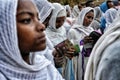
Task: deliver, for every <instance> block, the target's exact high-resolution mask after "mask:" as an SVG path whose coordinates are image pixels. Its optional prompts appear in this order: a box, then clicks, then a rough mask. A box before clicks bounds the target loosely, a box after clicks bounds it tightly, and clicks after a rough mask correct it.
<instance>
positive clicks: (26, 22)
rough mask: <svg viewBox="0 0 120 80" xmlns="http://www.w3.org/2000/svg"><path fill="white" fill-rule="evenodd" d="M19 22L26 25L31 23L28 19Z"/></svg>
mask: <svg viewBox="0 0 120 80" xmlns="http://www.w3.org/2000/svg"><path fill="white" fill-rule="evenodd" d="M20 22H22V23H25V24H28V23H30V22H31V19H30V18H28V19H23V20H20Z"/></svg>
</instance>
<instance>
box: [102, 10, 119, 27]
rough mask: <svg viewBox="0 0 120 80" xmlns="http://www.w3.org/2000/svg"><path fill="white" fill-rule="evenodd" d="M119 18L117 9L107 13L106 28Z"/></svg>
mask: <svg viewBox="0 0 120 80" xmlns="http://www.w3.org/2000/svg"><path fill="white" fill-rule="evenodd" d="M116 16H117V10H116V9H115V8H110V9H108V10H107V11H106V12H105V15H104V17H105V20H106V28H109V25H110V24H111V23H112V22H113V21H114V19H115V18H116Z"/></svg>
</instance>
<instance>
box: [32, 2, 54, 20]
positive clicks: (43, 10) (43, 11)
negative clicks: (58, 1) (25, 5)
mask: <svg viewBox="0 0 120 80" xmlns="http://www.w3.org/2000/svg"><path fill="white" fill-rule="evenodd" d="M34 1H35V4H36V6H37V7H38V10H39V13H40V21H41V22H44V21H45V19H46V18H47V17H48V16H49V15H50V13H51V11H52V10H53V9H54V7H53V5H52V4H51V3H50V2H48V0H34Z"/></svg>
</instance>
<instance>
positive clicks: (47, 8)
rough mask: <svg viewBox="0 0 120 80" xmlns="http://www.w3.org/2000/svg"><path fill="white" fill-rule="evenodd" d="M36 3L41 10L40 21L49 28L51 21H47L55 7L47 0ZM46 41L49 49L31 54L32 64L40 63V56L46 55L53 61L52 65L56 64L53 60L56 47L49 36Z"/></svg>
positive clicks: (35, 0) (39, 0)
mask: <svg viewBox="0 0 120 80" xmlns="http://www.w3.org/2000/svg"><path fill="white" fill-rule="evenodd" d="M34 2H35V4H36V6H37V8H38V10H39V16H40V21H41V22H42V23H43V24H44V25H45V27H46V28H47V26H48V23H49V19H47V18H48V17H49V16H50V15H51V13H52V10H53V9H54V7H53V5H52V3H50V2H48V1H47V0H34ZM47 20H48V21H47ZM46 40H47V41H46V45H47V47H46V49H45V50H43V51H38V52H35V53H34V54H33V53H31V54H30V58H32V61H30V62H31V63H32V64H36V63H39V55H44V56H45V57H46V58H47V59H49V60H50V61H52V63H53V64H54V60H53V58H54V57H53V51H54V46H53V44H52V43H51V41H50V40H49V38H48V37H47V36H46ZM46 52H49V53H47V54H46Z"/></svg>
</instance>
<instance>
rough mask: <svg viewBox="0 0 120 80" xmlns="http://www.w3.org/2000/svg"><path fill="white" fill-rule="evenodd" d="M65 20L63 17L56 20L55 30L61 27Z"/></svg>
mask: <svg viewBox="0 0 120 80" xmlns="http://www.w3.org/2000/svg"><path fill="white" fill-rule="evenodd" d="M65 18H66V17H65V16H63V17H57V18H56V28H57V29H58V28H60V27H61V26H62V25H63V23H64V22H65Z"/></svg>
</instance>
